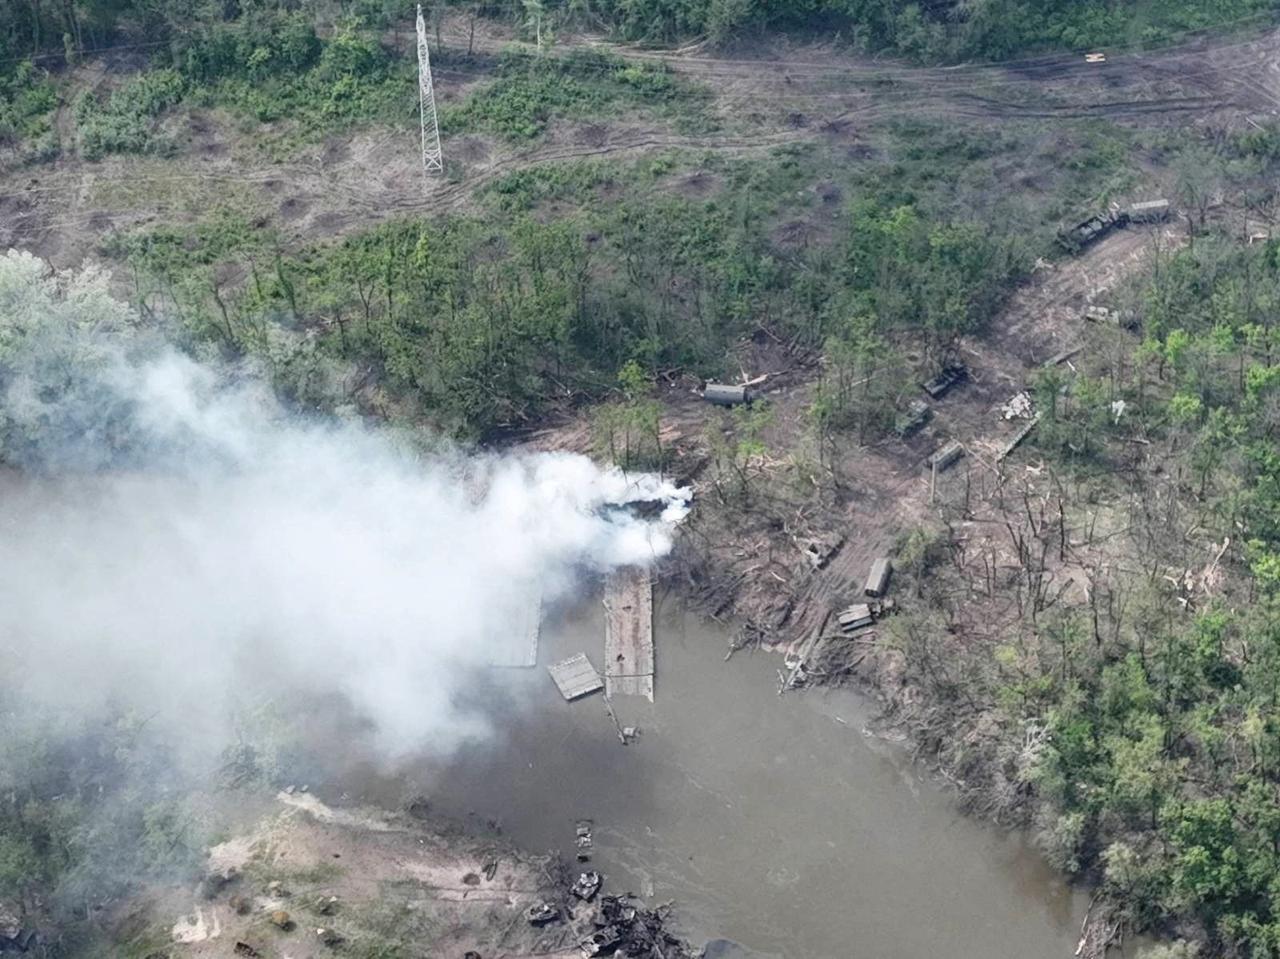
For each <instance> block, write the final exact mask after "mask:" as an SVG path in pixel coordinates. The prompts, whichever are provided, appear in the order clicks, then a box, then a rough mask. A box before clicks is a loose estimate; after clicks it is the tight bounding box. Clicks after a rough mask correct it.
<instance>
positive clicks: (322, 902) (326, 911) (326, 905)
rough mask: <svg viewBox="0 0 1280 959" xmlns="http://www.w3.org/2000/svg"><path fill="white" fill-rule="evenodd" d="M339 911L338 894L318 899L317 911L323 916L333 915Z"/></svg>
mask: <svg viewBox="0 0 1280 959" xmlns="http://www.w3.org/2000/svg"><path fill="white" fill-rule="evenodd" d="M337 911H338V897H337V896H321V897H320V898H319V899H317V900H316V912H317V913H318V914H319V915H321V916H332V915H333V914H334V913H335V912H337Z"/></svg>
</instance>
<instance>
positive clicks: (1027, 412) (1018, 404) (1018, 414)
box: [1000, 390, 1035, 420]
mask: <svg viewBox="0 0 1280 959" xmlns="http://www.w3.org/2000/svg"><path fill="white" fill-rule="evenodd" d="M1034 412H1035V404H1033V403H1032V402H1031V394H1030V393H1028V392H1027V391H1026V390H1023V391H1022V392H1021V393H1015V394H1014V395H1013V396H1011V397H1010V398H1009V399H1008V401H1007V402H1006V403H1005V404H1004V406H1002V407H1000V415H1001V416H1003V417H1004V418H1005V419H1006V420H1026V419H1030V418H1031V416H1032V414H1033V413H1034Z"/></svg>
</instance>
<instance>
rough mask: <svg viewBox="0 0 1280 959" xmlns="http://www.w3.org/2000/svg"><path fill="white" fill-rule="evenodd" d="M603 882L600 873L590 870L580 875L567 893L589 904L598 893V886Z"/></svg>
mask: <svg viewBox="0 0 1280 959" xmlns="http://www.w3.org/2000/svg"><path fill="white" fill-rule="evenodd" d="M603 882H604V879H603V878H602V877H601V875H600V873H598V872H596V871H595V870H594V869H592V870H590V871H589V872H584V873H583V874H582V875H580V876H579V877H578V881H577V882H575V883H574V884H573V886H572V887H571V888H570V889H569V891H570V892H571V893H573V894H574V895H575V896H577V897H578V898H579V899H581V900H582V901H583V902H590V901H591V900H592V899H594V898H595V897H596V893H598V892H599V891H600V884H601V883H603Z"/></svg>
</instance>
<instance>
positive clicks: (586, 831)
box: [573, 819, 595, 862]
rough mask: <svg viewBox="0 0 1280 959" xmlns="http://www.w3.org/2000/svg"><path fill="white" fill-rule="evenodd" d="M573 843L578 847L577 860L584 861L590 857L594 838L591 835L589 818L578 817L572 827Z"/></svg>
mask: <svg viewBox="0 0 1280 959" xmlns="http://www.w3.org/2000/svg"><path fill="white" fill-rule="evenodd" d="M573 842H574V845H575V846H577V849H578V862H586V861H587V860H589V859H590V858H591V849H592V847H593V846H594V845H595V840H594V839H593V838H592V836H591V820H590V819H579V820H578V823H577V826H576V827H575V828H574V839H573Z"/></svg>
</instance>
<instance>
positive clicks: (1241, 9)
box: [0, 0, 1276, 60]
mask: <svg viewBox="0 0 1280 959" xmlns="http://www.w3.org/2000/svg"><path fill="white" fill-rule="evenodd" d="M425 6H428V7H435V8H443V7H453V8H460V9H465V10H470V11H473V12H475V13H478V14H480V15H482V16H485V17H492V18H499V19H505V20H508V21H512V22H516V23H519V24H522V25H524V26H527V27H528V28H530V29H532V30H535V31H536V30H539V29H545V30H546V31H547V32H548V34H550V33H551V32H552V31H554V29H555V28H556V27H557V26H560V25H563V26H566V27H590V28H596V29H599V28H604V29H607V30H611V31H613V32H614V33H616V34H617V35H618V36H619V37H621V38H625V39H628V40H639V41H646V42H650V43H672V42H676V41H685V40H690V39H694V38H699V37H707V38H709V39H711V40H712V41H713V42H716V43H729V42H734V41H738V40H747V39H750V38H751V37H752V36H753V35H759V34H760V33H762V32H763V31H776V30H792V31H797V32H800V33H805V34H812V33H820V34H824V35H837V36H840V37H842V38H844V39H846V40H848V41H849V42H852V43H855V44H859V45H862V46H865V47H868V48H871V49H888V50H893V51H896V52H899V53H902V54H904V55H907V56H912V57H918V58H924V59H934V60H937V59H955V58H973V57H978V58H1001V57H1007V56H1010V55H1013V54H1017V53H1023V52H1027V51H1032V50H1042V49H1053V48H1069V49H1082V48H1085V47H1106V46H1113V45H1115V44H1117V43H1141V44H1152V43H1162V42H1167V41H1168V40H1170V39H1172V38H1174V37H1176V36H1178V35H1180V34H1183V33H1186V32H1187V31H1194V30H1203V29H1206V28H1209V27H1216V26H1223V25H1238V24H1241V23H1245V22H1249V21H1256V20H1257V19H1258V18H1259V17H1264V16H1267V15H1270V14H1272V13H1274V12H1275V9H1276V4H1275V2H1274V0H1215V2H1213V3H1201V2H1197V0H1148V2H1137V0H1110V2H1101V0H1094V2H1079V0H943V2H917V0H912V2H908V0H800V2H796V0H498V2H495V0H446V2H444V3H440V2H439V0H437V3H435V4H426V5H425ZM407 8H408V5H407V4H405V3H400V2H397V0H194V2H175V0H82V2H79V3H66V2H63V0H17V2H14V3H11V4H6V5H5V9H4V10H0V56H3V57H4V58H6V59H12V58H22V57H30V56H32V55H33V54H39V55H42V56H43V55H50V54H53V55H57V54H62V55H64V56H66V57H72V58H74V57H76V56H82V55H84V54H85V53H86V52H90V51H93V50H99V49H102V48H104V47H106V46H108V45H111V44H114V43H119V42H121V41H122V40H123V41H125V42H128V40H129V39H133V40H134V41H137V40H140V39H142V38H145V39H146V41H147V42H149V43H153V44H159V43H164V42H168V43H171V44H173V45H175V46H176V47H177V48H181V47H183V46H185V45H186V44H187V43H190V42H192V41H193V40H194V39H196V38H198V37H199V36H200V35H201V34H203V33H207V32H209V31H216V30H217V29H218V26H217V25H218V24H219V23H222V22H229V21H233V20H236V19H238V18H244V17H250V18H252V17H258V16H262V15H265V14H275V13H279V12H299V13H303V14H306V15H308V16H311V15H313V14H314V13H319V14H321V15H323V16H325V17H327V18H330V19H333V18H345V17H355V18H358V19H361V20H363V21H364V22H366V23H369V24H370V25H375V26H386V25H390V24H393V23H395V22H396V21H397V20H399V19H400V18H403V17H404V16H405V15H406V13H407Z"/></svg>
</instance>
